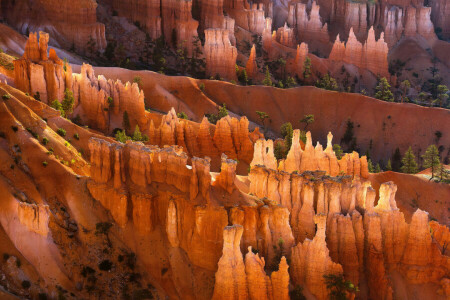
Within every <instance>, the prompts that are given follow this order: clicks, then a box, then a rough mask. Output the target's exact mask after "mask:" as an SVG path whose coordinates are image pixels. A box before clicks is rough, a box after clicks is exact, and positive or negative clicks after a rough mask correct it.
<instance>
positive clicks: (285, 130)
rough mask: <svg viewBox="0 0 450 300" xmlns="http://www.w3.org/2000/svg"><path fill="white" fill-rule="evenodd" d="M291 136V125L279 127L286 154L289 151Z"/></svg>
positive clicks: (285, 124)
mask: <svg viewBox="0 0 450 300" xmlns="http://www.w3.org/2000/svg"><path fill="white" fill-rule="evenodd" d="M293 134H294V130H293V129H292V124H291V123H290V122H288V123H284V124H283V125H281V136H282V137H283V138H284V145H285V150H286V151H285V152H286V154H287V153H288V152H289V150H290V149H291V145H292V136H293Z"/></svg>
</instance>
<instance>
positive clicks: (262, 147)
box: [250, 129, 368, 178]
mask: <svg viewBox="0 0 450 300" xmlns="http://www.w3.org/2000/svg"><path fill="white" fill-rule="evenodd" d="M332 139H333V135H332V134H331V133H329V134H328V142H327V148H326V149H325V151H324V150H323V148H322V145H320V143H317V145H316V147H313V145H312V138H311V133H310V132H307V133H306V145H305V149H302V148H301V147H300V130H298V129H296V130H294V134H293V138H292V146H291V149H290V150H289V153H288V154H287V158H286V160H282V161H280V163H279V164H278V165H277V161H276V159H275V156H274V153H273V142H272V141H271V140H269V141H265V140H258V141H257V142H256V143H255V146H254V150H255V152H254V155H253V161H252V163H251V164H250V165H251V166H256V165H261V166H266V167H267V168H269V169H274V170H277V169H278V170H282V171H286V172H288V173H293V172H298V173H301V172H304V171H311V170H314V171H316V170H320V171H325V173H326V174H329V175H331V176H337V175H339V174H347V175H350V176H353V177H363V178H367V176H368V171H367V163H366V160H365V159H364V157H362V158H359V154H358V153H356V152H353V153H351V154H345V155H344V156H343V157H342V158H341V159H340V160H338V159H337V158H336V155H335V154H334V151H333V146H332Z"/></svg>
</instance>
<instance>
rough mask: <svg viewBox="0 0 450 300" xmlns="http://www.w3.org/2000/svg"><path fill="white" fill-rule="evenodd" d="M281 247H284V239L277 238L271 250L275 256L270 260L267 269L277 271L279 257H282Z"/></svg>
mask: <svg viewBox="0 0 450 300" xmlns="http://www.w3.org/2000/svg"><path fill="white" fill-rule="evenodd" d="M283 248H284V240H283V238H279V239H278V243H277V245H273V251H274V252H275V256H274V258H273V260H272V263H271V265H270V266H269V270H271V271H278V267H279V265H280V262H281V258H282V257H283Z"/></svg>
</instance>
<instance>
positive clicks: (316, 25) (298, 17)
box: [287, 1, 329, 48]
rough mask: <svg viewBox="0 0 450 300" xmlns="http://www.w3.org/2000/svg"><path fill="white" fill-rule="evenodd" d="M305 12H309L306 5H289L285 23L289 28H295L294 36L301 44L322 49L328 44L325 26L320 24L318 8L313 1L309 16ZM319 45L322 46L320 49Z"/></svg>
mask: <svg viewBox="0 0 450 300" xmlns="http://www.w3.org/2000/svg"><path fill="white" fill-rule="evenodd" d="M307 11H309V9H308V7H307V4H304V3H298V2H297V3H296V2H293V3H291V4H290V5H289V14H288V19H287V22H288V24H289V26H291V27H293V28H295V30H296V35H297V36H298V37H299V39H300V41H301V42H306V43H307V44H309V45H314V47H316V46H319V48H323V46H324V45H326V44H328V43H329V37H328V28H327V24H326V23H325V24H323V23H322V20H321V17H320V15H319V11H320V6H319V5H317V3H316V2H315V1H313V2H312V6H311V9H310V11H309V15H308V12H307ZM320 44H322V45H321V46H322V47H320Z"/></svg>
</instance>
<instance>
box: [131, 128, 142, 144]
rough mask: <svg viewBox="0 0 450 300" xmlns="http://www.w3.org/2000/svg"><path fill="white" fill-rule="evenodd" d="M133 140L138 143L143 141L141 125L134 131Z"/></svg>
mask: <svg viewBox="0 0 450 300" xmlns="http://www.w3.org/2000/svg"><path fill="white" fill-rule="evenodd" d="M132 140H133V141H137V142H138V141H142V133H141V131H140V130H139V125H136V128H135V129H134V133H133V137H132Z"/></svg>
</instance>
